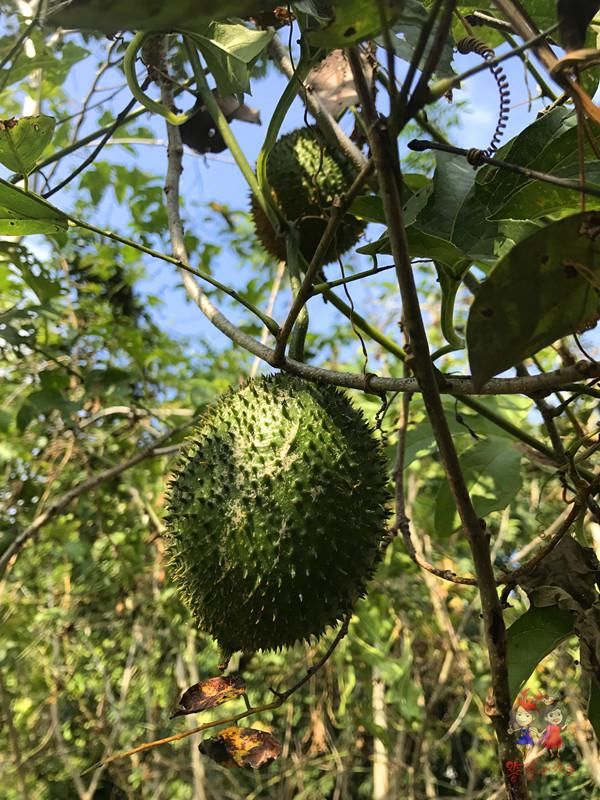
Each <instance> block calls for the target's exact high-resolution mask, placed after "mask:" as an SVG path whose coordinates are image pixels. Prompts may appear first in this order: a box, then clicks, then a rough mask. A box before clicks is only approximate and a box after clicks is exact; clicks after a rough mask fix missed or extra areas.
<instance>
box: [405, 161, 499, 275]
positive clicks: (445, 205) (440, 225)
mask: <svg viewBox="0 0 600 800" xmlns="http://www.w3.org/2000/svg"><path fill="white" fill-rule="evenodd" d="M475 175H476V173H475V170H474V169H473V167H471V165H470V164H469V163H468V162H467V161H466V160H465V159H459V158H456V156H453V155H451V154H449V153H436V168H435V173H434V176H433V191H432V193H431V196H430V198H429V200H428V202H427V205H426V206H425V207H424V208H423V210H422V211H421V213H420V214H419V216H418V217H417V219H416V222H415V227H416V228H418V229H419V230H421V231H423V232H424V233H427V234H430V235H432V236H436V237H437V238H440V239H445V240H447V241H449V242H451V243H452V244H453V245H455V246H456V247H457V248H458V249H459V250H460V251H462V253H463V254H464V256H465V257H468V258H470V259H471V260H485V259H489V258H490V257H491V256H493V254H494V250H495V247H497V243H496V239H497V236H498V225H497V223H495V222H488V221H487V219H486V218H487V216H488V212H487V207H486V206H484V205H483V203H482V202H481V200H480V199H479V197H478V195H477V193H476V192H475V188H476V187H475ZM439 260H442V259H439Z"/></svg>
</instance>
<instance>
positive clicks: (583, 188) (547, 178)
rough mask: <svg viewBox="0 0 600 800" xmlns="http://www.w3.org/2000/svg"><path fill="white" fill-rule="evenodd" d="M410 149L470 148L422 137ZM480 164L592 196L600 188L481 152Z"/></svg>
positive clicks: (461, 150)
mask: <svg viewBox="0 0 600 800" xmlns="http://www.w3.org/2000/svg"><path fill="white" fill-rule="evenodd" d="M408 147H409V148H410V149H411V150H415V151H416V152H417V153H422V152H423V151H424V150H441V151H442V152H444V153H452V154H454V155H456V156H464V157H465V158H468V157H469V154H470V152H471V151H470V150H465V148H464V147H454V146H453V145H450V144H442V143H441V142H428V141H425V140H423V139H413V140H412V141H411V142H409V143H408ZM480 164H491V166H492V167H499V168H500V169H505V170H506V171H507V172H515V173H516V174H517V175H524V176H525V177H526V178H531V180H535V181H543V182H544V183H551V184H552V185H553V186H559V187H560V188H561V189H570V190H572V191H574V192H579V193H580V194H589V195H591V196H592V197H600V188H598V187H597V186H590V184H587V183H581V182H580V181H574V180H571V179H570V178H558V177H557V176H556V175H551V174H549V173H548V172H539V171H538V170H537V169H530V168H529V167H523V166H521V165H520V164H512V163H511V162H509V161H502V160H501V159H499V158H491V157H489V156H485V155H483V154H479V153H478V155H477V166H479V165H480Z"/></svg>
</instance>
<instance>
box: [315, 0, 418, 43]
mask: <svg viewBox="0 0 600 800" xmlns="http://www.w3.org/2000/svg"><path fill="white" fill-rule="evenodd" d="M403 6H404V2H403V0H385V7H386V12H387V18H388V21H390V22H392V21H393V20H394V19H396V17H397V15H398V14H399V13H400V12H401V11H402V8H403ZM380 30H381V18H380V15H379V13H378V11H377V6H376V5H375V6H374V5H373V2H372V0H343V2H339V0H338V2H336V3H335V8H334V13H333V16H332V20H331V22H329V24H327V25H325V27H323V28H322V29H321V30H317V31H311V32H310V33H309V35H308V36H309V41H310V43H311V44H313V45H314V46H315V47H327V48H334V47H348V46H350V45H352V44H356V43H357V42H361V41H363V40H364V39H372V38H373V37H374V36H377V34H378V33H379V31H380Z"/></svg>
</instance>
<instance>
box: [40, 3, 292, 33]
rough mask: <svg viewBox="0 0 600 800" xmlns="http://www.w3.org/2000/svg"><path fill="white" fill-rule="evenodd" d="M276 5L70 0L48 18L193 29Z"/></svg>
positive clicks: (115, 26)
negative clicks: (212, 21) (209, 22)
mask: <svg viewBox="0 0 600 800" xmlns="http://www.w3.org/2000/svg"><path fill="white" fill-rule="evenodd" d="M277 5H280V3H279V2H276V1H275V0H202V4H201V6H199V4H198V2H197V0H180V1H179V2H177V3H173V2H170V1H169V0H143V2H142V0H72V1H71V2H70V3H69V4H68V5H65V4H64V3H62V2H60V3H59V2H55V3H54V8H55V11H54V13H51V14H50V16H49V18H48V22H50V23H52V24H53V25H56V26H59V25H60V26H62V27H65V28H81V29H83V30H96V31H103V32H104V33H115V32H116V31H121V30H142V31H165V30H167V31H168V30H174V29H176V28H178V29H184V30H187V31H197V30H201V29H202V28H204V27H205V25H206V23H207V21H210V20H214V19H225V18H226V17H247V16H250V15H252V14H257V13H259V12H260V11H270V10H271V9H273V8H275V6H277Z"/></svg>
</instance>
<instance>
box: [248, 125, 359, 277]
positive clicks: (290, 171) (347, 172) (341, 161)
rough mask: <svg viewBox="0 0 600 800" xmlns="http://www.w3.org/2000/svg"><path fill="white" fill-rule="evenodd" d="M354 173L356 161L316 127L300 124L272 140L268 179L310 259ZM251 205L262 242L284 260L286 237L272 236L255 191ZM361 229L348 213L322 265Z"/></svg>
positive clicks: (346, 247)
mask: <svg viewBox="0 0 600 800" xmlns="http://www.w3.org/2000/svg"><path fill="white" fill-rule="evenodd" d="M356 175H357V168H356V166H355V164H354V163H353V162H352V161H350V159H349V158H347V157H346V156H345V155H344V154H343V153H342V152H341V151H338V150H335V149H333V148H332V147H330V146H329V145H328V144H326V143H325V141H324V140H323V138H322V137H321V136H320V134H319V133H318V132H317V130H316V129H315V128H300V129H298V130H295V131H292V132H291V133H288V134H286V135H285V136H282V137H281V138H280V139H278V140H277V141H276V142H275V145H274V146H273V149H272V150H271V152H270V153H269V157H268V160H267V179H268V182H269V186H270V188H271V193H272V196H273V200H274V201H275V203H276V205H277V206H279V208H280V209H281V213H282V214H283V216H284V217H285V219H286V220H288V222H295V223H296V224H297V227H298V234H299V238H300V249H301V251H302V254H303V255H304V257H305V258H306V260H307V261H308V262H310V260H311V259H312V257H313V255H314V252H315V250H316V249H317V245H318V243H319V240H320V239H321V236H322V235H323V232H324V230H325V227H326V225H327V221H328V219H329V209H330V208H331V205H332V203H333V200H334V198H335V197H336V196H339V195H342V194H344V193H345V192H347V191H348V189H349V188H350V186H351V185H352V182H353V181H354V179H355V178H356ZM251 205H252V217H253V219H254V226H255V228H256V234H257V236H258V238H259V239H260V241H261V242H262V245H263V247H264V248H265V250H267V252H269V253H271V255H274V256H276V257H277V258H279V259H281V260H285V258H286V247H285V239H284V238H283V237H278V236H276V235H275V231H274V230H273V226H272V225H271V223H270V222H269V220H268V219H267V217H266V216H265V214H264V212H263V210H262V209H261V207H260V206H259V205H258V203H257V202H256V198H254V196H253V197H252V204H251ZM364 229H365V223H364V222H362V221H361V220H358V219H357V218H356V217H354V216H352V215H351V214H346V215H345V216H344V218H343V220H342V222H341V224H340V225H339V227H338V229H337V234H336V238H335V240H334V241H333V242H332V244H331V245H330V247H329V249H328V250H327V252H326V254H325V257H324V258H323V259H322V262H321V265H320V266H323V265H324V264H329V263H330V262H332V261H335V260H336V259H337V258H339V256H341V255H342V254H343V253H345V252H346V251H347V250H349V249H350V248H351V247H352V246H353V245H355V244H356V243H357V242H358V240H359V238H360V236H361V234H362V233H363V231H364Z"/></svg>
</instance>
